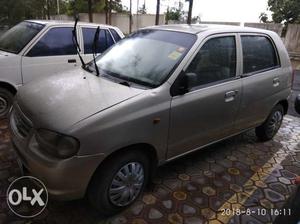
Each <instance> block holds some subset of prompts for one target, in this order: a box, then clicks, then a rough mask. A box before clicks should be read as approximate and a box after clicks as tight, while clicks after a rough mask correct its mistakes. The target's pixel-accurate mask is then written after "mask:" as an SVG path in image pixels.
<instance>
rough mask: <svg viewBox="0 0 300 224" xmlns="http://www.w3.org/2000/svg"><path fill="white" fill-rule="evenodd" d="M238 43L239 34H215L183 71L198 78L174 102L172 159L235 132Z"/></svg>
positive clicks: (170, 150)
mask: <svg viewBox="0 0 300 224" xmlns="http://www.w3.org/2000/svg"><path fill="white" fill-rule="evenodd" d="M237 46H238V44H237V35H236V34H223V35H216V36H211V37H209V38H208V39H206V40H205V42H204V44H203V45H202V46H201V48H200V50H199V51H198V52H197V54H196V56H195V57H194V58H193V60H192V61H191V63H190V64H189V65H188V67H187V69H186V70H185V71H184V73H182V74H189V76H194V81H193V82H190V83H189V84H188V85H189V86H188V89H189V91H188V92H187V93H185V94H184V95H175V96H173V98H172V101H171V112H170V132H169V140H168V156H167V157H168V158H169V159H170V158H173V157H176V156H178V155H180V154H183V153H186V152H189V151H191V150H194V149H197V148H199V147H201V146H204V145H206V144H208V143H211V142H213V141H216V140H219V139H222V138H224V137H227V136H229V135H231V134H233V126H234V122H235V119H236V116H237V112H238V108H239V104H240V99H241V79H240V78H239V77H238V72H239V67H238V63H237V61H238V58H239V55H240V51H238V50H237ZM178 79H180V76H179V77H178ZM175 83H176V81H175ZM175 83H174V84H175Z"/></svg>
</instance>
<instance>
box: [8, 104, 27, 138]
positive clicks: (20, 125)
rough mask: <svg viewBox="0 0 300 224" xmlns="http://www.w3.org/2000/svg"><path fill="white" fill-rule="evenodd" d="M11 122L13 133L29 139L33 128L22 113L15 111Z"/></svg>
mask: <svg viewBox="0 0 300 224" xmlns="http://www.w3.org/2000/svg"><path fill="white" fill-rule="evenodd" d="M10 122H11V127H12V129H13V131H14V132H15V133H16V134H17V135H19V136H20V137H21V138H27V137H28V136H29V133H30V130H31V129H32V126H31V124H30V122H29V121H28V120H27V119H26V118H25V116H24V115H23V114H22V113H21V112H19V111H17V110H16V109H13V111H12V114H11V117H10Z"/></svg>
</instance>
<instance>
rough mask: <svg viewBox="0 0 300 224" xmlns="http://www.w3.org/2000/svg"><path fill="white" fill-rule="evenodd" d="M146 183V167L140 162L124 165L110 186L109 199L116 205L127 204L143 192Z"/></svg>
mask: <svg viewBox="0 0 300 224" xmlns="http://www.w3.org/2000/svg"><path fill="white" fill-rule="evenodd" d="M143 183H144V168H143V166H142V164H140V163H138V162H131V163H128V164H126V165H125V166H123V167H122V168H121V169H120V170H119V171H118V172H117V173H116V175H115V176H114V178H113V181H112V183H111V186H110V188H109V199H110V201H111V203H113V204H114V205H116V206H126V205H128V204H130V203H131V202H133V201H134V200H135V199H136V197H137V196H138V195H139V193H140V192H141V189H142V187H143Z"/></svg>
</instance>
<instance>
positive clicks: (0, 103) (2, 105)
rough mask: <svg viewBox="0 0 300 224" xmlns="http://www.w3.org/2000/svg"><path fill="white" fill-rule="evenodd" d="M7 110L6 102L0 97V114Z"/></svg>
mask: <svg viewBox="0 0 300 224" xmlns="http://www.w3.org/2000/svg"><path fill="white" fill-rule="evenodd" d="M6 110H7V101H6V99H4V98H3V97H0V114H2V113H4V112H5V111H6Z"/></svg>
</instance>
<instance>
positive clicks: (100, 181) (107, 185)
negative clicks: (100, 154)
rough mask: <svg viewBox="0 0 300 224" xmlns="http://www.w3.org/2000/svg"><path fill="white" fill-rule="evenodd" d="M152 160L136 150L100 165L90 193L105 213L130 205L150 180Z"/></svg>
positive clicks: (99, 209) (96, 206)
mask: <svg viewBox="0 0 300 224" xmlns="http://www.w3.org/2000/svg"><path fill="white" fill-rule="evenodd" d="M149 167H150V166H149V160H148V158H147V156H146V155H145V154H143V153H141V152H139V151H137V150H131V151H128V152H124V153H122V154H119V155H116V156H115V157H113V158H111V159H109V161H107V162H106V163H105V164H104V165H103V166H101V167H99V169H98V170H97V171H96V173H95V175H94V176H93V178H92V180H91V183H90V186H89V189H88V192H87V194H88V195H87V196H88V200H89V202H90V204H91V205H92V206H93V207H94V208H96V209H97V210H98V211H99V212H100V213H101V214H103V215H113V214H115V213H117V212H119V211H121V210H123V209H125V208H126V207H127V206H129V205H131V204H132V203H133V202H134V201H135V200H136V199H137V198H138V196H139V195H140V194H141V192H142V191H143V189H144V187H145V185H146V184H147V182H148V179H149Z"/></svg>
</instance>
